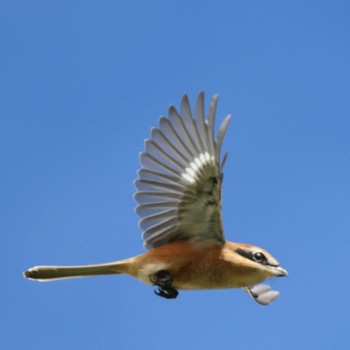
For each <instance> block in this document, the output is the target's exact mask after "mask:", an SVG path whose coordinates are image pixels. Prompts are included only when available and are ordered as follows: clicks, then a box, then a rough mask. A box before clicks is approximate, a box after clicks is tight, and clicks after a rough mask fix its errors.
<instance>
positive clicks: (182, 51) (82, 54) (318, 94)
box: [0, 0, 350, 350]
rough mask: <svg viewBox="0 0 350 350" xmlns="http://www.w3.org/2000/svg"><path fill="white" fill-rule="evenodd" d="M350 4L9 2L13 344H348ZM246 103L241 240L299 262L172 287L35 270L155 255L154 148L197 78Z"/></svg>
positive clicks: (6, 109) (232, 102)
mask: <svg viewBox="0 0 350 350" xmlns="http://www.w3.org/2000/svg"><path fill="white" fill-rule="evenodd" d="M349 18H350V3H349V1H345V0H344V1H298V0H294V1H265V0H264V1H262V0H261V1H256V0H252V1H203V0H201V1H89V0H85V1H44V0H41V1H38V0H37V1H2V2H1V4H0V45H1V46H0V50H1V54H0V147H1V148H0V154H1V156H0V160H1V162H0V166H1V172H0V201H1V205H0V215H1V221H0V231H1V240H2V242H1V255H0V259H1V266H2V279H1V281H2V283H1V294H0V295H1V298H0V330H1V331H0V332H1V337H0V346H1V348H2V349H7V350H10V349H16V350H17V349H35V350H41V349H45V350H47V349H50V350H56V349H66V350H69V349H167V350H172V349H221V348H227V349H267V348H268V349H270V350H273V349H349V346H350V325H349V311H350V307H349V293H350V286H349V285H350V282H349V280H350V278H349V256H350V255H349V251H350V232H349V229H350V138H349V135H350V99H349V91H350V90H349V88H350V75H349V73H350V20H349ZM200 90H205V91H206V97H207V98H206V102H207V105H208V102H209V99H210V98H211V96H212V95H213V94H214V93H219V96H220V97H219V108H218V120H222V118H223V117H224V116H225V115H226V114H229V113H231V114H232V116H233V119H232V122H231V125H230V127H229V130H228V133H227V136H226V139H225V142H224V147H223V149H224V150H225V151H228V152H229V158H228V161H227V163H226V166H225V181H224V187H223V215H224V225H225V232H226V237H227V238H228V239H230V240H234V241H239V242H247V243H252V244H257V245H261V246H263V247H264V248H266V249H267V250H269V251H270V252H271V253H272V254H273V255H274V256H275V257H276V258H277V259H278V260H279V261H280V262H281V263H282V265H283V266H284V267H285V268H287V269H288V271H289V274H290V276H289V277H288V278H283V279H275V280H271V281H270V282H271V285H272V286H273V287H274V288H275V289H277V290H280V291H281V296H280V298H279V299H278V300H277V301H276V302H275V303H273V304H271V305H270V306H268V307H263V306H260V305H259V304H257V303H255V302H254V301H253V300H252V299H250V298H249V297H248V296H247V295H246V294H245V293H244V292H243V291H241V290H218V291H191V292H180V295H179V297H178V298H177V299H176V300H165V299H163V298H160V297H157V296H155V295H154V293H153V290H152V288H151V287H147V286H145V285H143V284H141V283H140V282H139V281H137V280H134V279H132V278H131V277H128V276H109V277H95V278H90V279H76V280H69V281H59V282H52V283H37V282H32V281H28V280H25V279H24V278H23V277H22V275H21V273H22V271H24V270H25V269H27V268H29V267H31V266H34V265H49V264H54V265H55V264H66V265H74V264H88V263H97V262H105V261H113V260H117V259H121V258H126V257H129V256H133V255H137V254H140V253H142V252H143V248H142V242H141V238H140V234H141V232H140V229H139V228H138V226H137V222H138V218H137V216H136V214H135V213H134V206H135V202H134V200H133V198H132V194H133V193H134V191H135V188H134V186H133V180H134V179H135V178H136V171H137V169H138V166H139V165H138V153H139V152H140V151H141V150H142V149H143V141H144V139H145V138H147V137H148V136H149V133H150V128H151V127H152V126H156V125H157V123H158V118H159V116H160V115H161V114H165V113H166V112H167V109H168V107H169V105H170V104H175V105H176V106H179V102H180V99H181V96H182V94H183V93H188V94H189V96H190V100H191V102H192V104H193V103H194V101H195V98H196V96H197V94H198V92H199V91H200Z"/></svg>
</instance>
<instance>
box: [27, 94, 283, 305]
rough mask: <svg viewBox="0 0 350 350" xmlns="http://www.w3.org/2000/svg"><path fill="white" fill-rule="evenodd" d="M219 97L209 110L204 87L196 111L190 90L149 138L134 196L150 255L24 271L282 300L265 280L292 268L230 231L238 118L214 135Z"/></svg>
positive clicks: (166, 290) (44, 277)
mask: <svg viewBox="0 0 350 350" xmlns="http://www.w3.org/2000/svg"><path fill="white" fill-rule="evenodd" d="M217 102H218V96H217V95H215V96H214V97H213V99H212V101H211V103H210V107H209V111H208V113H207V116H205V110H204V93H203V92H201V93H200V94H199V95H198V98H197V102H196V105H195V109H194V111H193V112H192V111H191V108H190V103H189V99H188V97H187V95H184V96H183V98H182V100H181V108H180V110H179V111H178V110H176V108H175V107H174V106H170V108H169V111H168V116H167V117H165V116H162V117H161V118H160V120H159V126H158V128H152V129H151V136H150V138H149V139H147V140H145V146H144V147H145V149H144V151H143V152H142V153H140V163H141V168H140V169H139V171H138V179H137V180H136V181H135V186H136V188H137V192H136V193H135V199H136V201H137V203H138V206H137V207H136V212H137V214H138V215H139V216H140V217H141V220H140V223H139V225H140V227H141V229H142V230H143V234H142V239H143V241H144V247H145V248H146V249H147V250H148V251H147V252H146V253H144V254H141V255H138V256H135V257H131V258H128V259H124V260H118V261H115V262H110V263H103V264H96V265H84V266H36V267H32V268H30V269H29V270H28V271H26V272H24V276H25V277H27V278H29V279H32V280H38V281H49V280H57V279H63V278H72V277H85V276H95V275H110V274H128V275H131V276H133V277H136V278H138V279H139V280H141V281H142V282H144V283H146V284H148V285H153V286H154V287H155V290H154V291H155V293H156V294H157V295H159V296H161V297H164V298H167V299H173V298H176V297H177V296H178V293H179V292H178V291H179V290H203V289H224V288H242V289H244V290H245V291H246V292H247V293H248V294H249V295H250V296H251V297H252V298H253V299H254V300H256V301H257V302H258V303H260V304H262V305H267V304H269V303H271V302H272V301H273V300H275V299H276V298H277V297H278V295H279V292H278V291H274V290H272V289H271V287H270V286H268V285H265V284H260V282H262V281H264V280H266V279H267V278H270V277H278V276H287V275H288V273H287V271H286V270H285V269H283V268H282V267H281V266H280V264H279V262H278V261H277V260H276V259H275V258H274V257H273V256H272V255H271V254H270V253H268V252H267V251H266V250H264V249H262V248H260V247H257V246H254V245H250V244H242V243H234V242H230V241H227V240H226V239H225V236H224V230H223V224H222V218H221V188H222V181H223V167H224V163H225V160H226V156H227V154H225V155H224V156H223V157H222V159H221V157H220V153H221V146H222V143H223V139H224V136H225V133H226V130H227V127H228V125H229V122H230V118H231V117H230V115H228V116H227V117H226V118H225V119H224V120H223V122H222V123H221V126H220V128H219V131H218V134H217V135H216V136H215V133H214V124H215V114H216V108H217Z"/></svg>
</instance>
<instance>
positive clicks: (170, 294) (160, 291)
mask: <svg viewBox="0 0 350 350" xmlns="http://www.w3.org/2000/svg"><path fill="white" fill-rule="evenodd" d="M154 293H155V294H157V295H159V296H160V297H163V298H166V299H175V298H176V297H177V296H178V295H179V292H178V291H177V290H176V289H174V288H162V287H159V286H158V287H157V289H155V290H154Z"/></svg>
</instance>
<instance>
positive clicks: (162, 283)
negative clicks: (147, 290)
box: [150, 271, 179, 299]
mask: <svg viewBox="0 0 350 350" xmlns="http://www.w3.org/2000/svg"><path fill="white" fill-rule="evenodd" d="M150 280H151V282H152V283H153V285H154V286H157V288H156V289H155V291H154V293H155V294H157V295H159V296H160V297H163V298H166V299H175V298H176V297H177V296H178V294H179V292H178V291H177V290H176V289H175V288H173V287H172V286H171V284H172V282H173V278H172V276H171V275H170V273H169V272H167V271H159V272H157V273H155V274H154V275H151V276H150Z"/></svg>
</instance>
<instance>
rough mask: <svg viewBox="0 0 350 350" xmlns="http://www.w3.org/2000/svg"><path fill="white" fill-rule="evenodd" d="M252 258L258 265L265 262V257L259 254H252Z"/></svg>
mask: <svg viewBox="0 0 350 350" xmlns="http://www.w3.org/2000/svg"><path fill="white" fill-rule="evenodd" d="M253 258H254V260H255V261H256V262H258V263H264V262H266V261H267V259H266V256H265V255H264V254H263V253H261V252H256V253H254V254H253Z"/></svg>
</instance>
